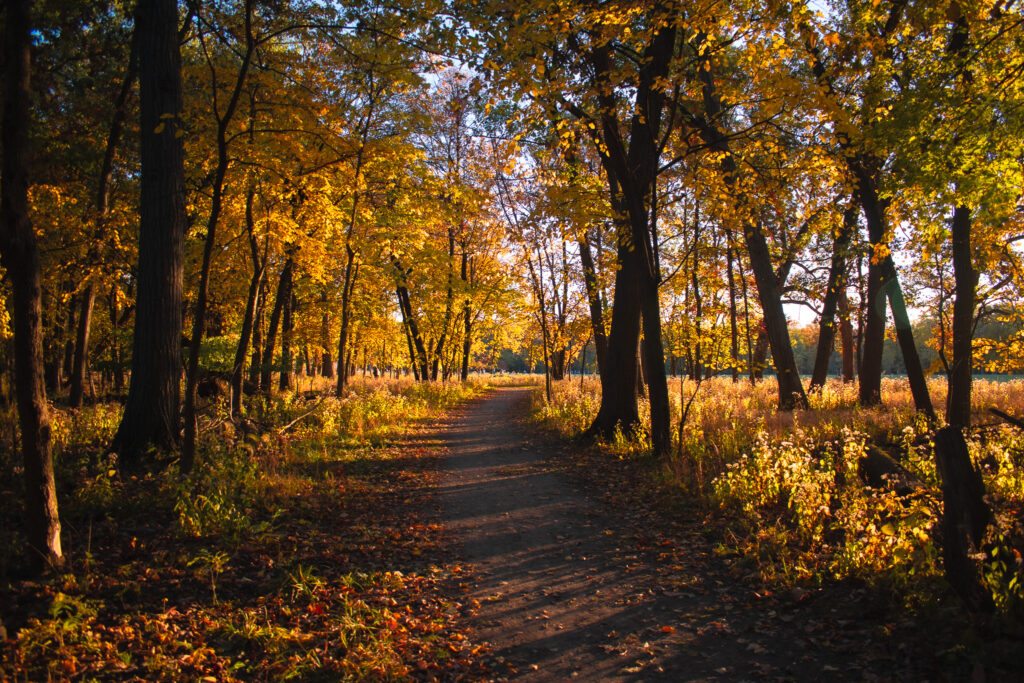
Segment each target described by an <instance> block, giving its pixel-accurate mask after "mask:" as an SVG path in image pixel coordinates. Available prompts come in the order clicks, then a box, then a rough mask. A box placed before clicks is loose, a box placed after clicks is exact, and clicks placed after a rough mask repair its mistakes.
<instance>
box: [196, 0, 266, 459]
mask: <svg viewBox="0 0 1024 683" xmlns="http://www.w3.org/2000/svg"><path fill="white" fill-rule="evenodd" d="M254 1H255V0H246V2H245V8H244V11H243V15H244V23H245V28H244V31H245V52H244V54H243V55H242V63H241V65H240V66H239V67H238V73H237V75H236V77H235V83H234V87H233V89H232V91H231V97H230V99H229V100H228V104H227V107H226V109H225V110H224V114H223V115H221V114H219V112H217V110H216V106H214V116H215V117H216V119H217V166H216V167H215V169H214V172H213V197H212V199H211V201H210V215H209V217H208V219H207V221H206V239H205V240H204V241H203V259H202V265H201V266H200V268H199V288H198V289H197V291H196V305H195V309H194V310H193V311H192V335H191V336H190V337H189V353H188V368H187V372H186V375H185V407H184V410H183V411H182V419H183V421H184V423H185V438H184V440H183V442H182V447H181V460H180V463H181V465H180V466H181V471H182V472H183V473H188V472H190V471H191V470H192V465H193V464H194V462H195V457H196V438H197V435H198V434H197V432H198V424H197V419H198V416H197V415H196V399H197V396H196V388H197V386H198V384H199V352H200V350H201V348H202V342H203V332H204V330H205V329H206V308H207V300H208V298H209V290H210V268H211V266H212V263H213V251H214V245H216V242H217V237H216V236H217V227H218V223H219V221H220V214H221V209H222V207H223V203H224V178H225V176H226V175H227V172H228V164H229V163H230V157H229V156H228V126H229V125H230V124H231V119H232V118H234V115H235V111H236V110H237V109H238V102H239V101H240V99H241V95H242V87H243V86H244V85H245V81H246V77H247V75H248V71H249V64H250V62H251V60H252V55H253V52H254V51H255V49H256V41H255V40H254V39H253V35H252V11H253V3H254ZM210 68H211V71H212V70H213V66H212V64H211V66H210Z"/></svg>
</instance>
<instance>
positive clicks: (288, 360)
mask: <svg viewBox="0 0 1024 683" xmlns="http://www.w3.org/2000/svg"><path fill="white" fill-rule="evenodd" d="M294 307H295V297H294V296H293V295H292V278H291V273H289V274H288V291H287V292H285V297H284V309H283V310H282V311H281V377H280V380H279V382H278V384H277V388H278V389H280V390H281V391H287V390H289V389H291V388H292V367H293V366H294V360H293V359H292V331H293V325H292V317H293V316H292V313H293V309H294Z"/></svg>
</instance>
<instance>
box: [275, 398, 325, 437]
mask: <svg viewBox="0 0 1024 683" xmlns="http://www.w3.org/2000/svg"><path fill="white" fill-rule="evenodd" d="M325 399H326V396H322V397H320V400H319V401H317V402H316V405H315V406H313V407H312V408H310V409H309V411H307V412H305V413H303V414H302V415H299V416H298V417H297V418H295V419H294V420H292V421H291V422H289V423H288V424H286V425H285V426H284V427H281V429H279V430H278V431H277V435H278V436H281V435H282V434H284V433H285V432H287V431H288V430H289V429H291V428H292V427H294V426H295V425H296V424H297V423H298V422H300V421H301V420H303V419H305V418H307V417H309V416H310V415H312V414H313V413H315V412H316V409H317V408H319V407H320V406H321V405H322V404H323V402H324V400H325Z"/></svg>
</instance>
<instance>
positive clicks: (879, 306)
mask: <svg viewBox="0 0 1024 683" xmlns="http://www.w3.org/2000/svg"><path fill="white" fill-rule="evenodd" d="M865 304H866V309H867V310H866V311H865V315H864V328H863V332H862V334H861V347H860V349H861V357H860V371H859V373H858V381H859V384H860V387H859V391H860V397H859V400H860V404H861V405H862V406H875V405H878V404H879V403H881V402H882V348H883V344H884V343H885V292H884V291H882V273H881V268H880V267H879V264H876V263H875V260H874V259H871V260H870V261H869V263H868V282H867V295H866V297H865Z"/></svg>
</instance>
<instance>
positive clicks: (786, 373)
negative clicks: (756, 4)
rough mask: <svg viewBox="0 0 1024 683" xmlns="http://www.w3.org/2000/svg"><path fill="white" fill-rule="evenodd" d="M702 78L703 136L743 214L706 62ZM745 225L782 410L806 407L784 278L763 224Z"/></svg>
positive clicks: (743, 201) (733, 164) (751, 219)
mask: <svg viewBox="0 0 1024 683" xmlns="http://www.w3.org/2000/svg"><path fill="white" fill-rule="evenodd" d="M700 76H701V79H702V80H703V83H704V92H703V96H704V107H705V111H706V112H707V115H708V117H709V120H708V121H705V122H704V123H703V125H702V126H701V134H702V136H703V137H704V140H705V142H707V144H708V145H709V146H710V147H711V148H712V149H713V150H715V151H718V152H720V153H722V154H723V157H722V160H721V162H720V165H721V170H722V173H723V176H724V179H725V182H726V185H727V186H728V187H729V188H730V191H731V192H732V193H733V201H734V202H735V203H736V205H737V207H738V208H740V209H741V212H742V211H747V210H749V208H750V207H748V206H747V198H746V196H745V195H744V193H743V192H742V190H740V189H739V188H738V187H737V186H736V174H737V170H738V169H737V165H736V160H735V159H734V157H733V156H732V152H731V150H730V145H729V139H728V138H727V137H726V136H725V134H724V133H723V131H722V130H721V129H720V128H719V127H718V121H719V120H720V119H721V116H722V104H721V101H720V100H719V97H718V94H717V91H716V86H715V81H714V77H713V76H712V73H711V70H710V65H709V64H708V63H706V62H705V64H704V65H703V67H702V68H701V70H700ZM744 223H745V225H744V226H743V238H744V241H745V242H746V246H747V255H748V256H749V258H750V267H751V270H753V271H754V282H755V283H757V293H758V296H759V298H760V300H761V310H762V311H763V312H764V323H765V332H766V335H767V338H768V344H769V346H770V347H771V352H772V361H773V362H774V364H775V372H776V376H777V378H778V386H779V410H783V411H785V410H793V409H794V408H806V407H807V395H806V394H805V393H804V387H803V382H802V381H801V380H800V373H799V371H798V370H797V367H796V358H795V357H794V356H793V344H792V342H791V340H790V337H789V326H788V324H787V322H786V313H785V311H784V310H783V308H782V293H781V284H780V278H779V277H778V276H777V275H776V273H775V270H774V269H773V268H772V261H771V252H770V251H769V250H768V242H767V240H766V239H765V235H764V232H763V231H762V229H761V225H760V223H759V222H758V221H757V220H756V219H754V217H752V216H749V217H747V218H745V220H744Z"/></svg>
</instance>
